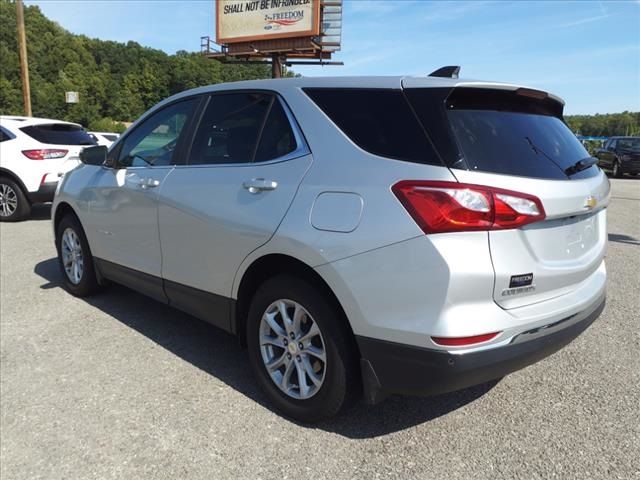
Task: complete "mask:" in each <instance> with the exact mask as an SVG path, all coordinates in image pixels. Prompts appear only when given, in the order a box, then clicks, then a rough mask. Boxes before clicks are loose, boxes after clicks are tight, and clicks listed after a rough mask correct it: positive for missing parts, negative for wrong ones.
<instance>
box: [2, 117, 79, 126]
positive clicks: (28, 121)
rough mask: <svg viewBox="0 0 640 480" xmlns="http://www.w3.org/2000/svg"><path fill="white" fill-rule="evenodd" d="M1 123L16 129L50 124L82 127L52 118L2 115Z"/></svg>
mask: <svg viewBox="0 0 640 480" xmlns="http://www.w3.org/2000/svg"><path fill="white" fill-rule="evenodd" d="M0 122H1V123H2V125H5V126H7V125H11V126H14V127H26V126H29V125H43V124H49V123H62V124H65V125H76V126H78V127H81V126H82V125H79V124H77V123H73V122H65V121H64V120H54V119H52V118H38V117H22V116H17V115H0Z"/></svg>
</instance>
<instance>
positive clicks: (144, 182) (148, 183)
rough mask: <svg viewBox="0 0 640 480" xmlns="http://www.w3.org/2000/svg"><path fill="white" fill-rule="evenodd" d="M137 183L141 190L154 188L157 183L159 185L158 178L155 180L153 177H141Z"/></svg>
mask: <svg viewBox="0 0 640 480" xmlns="http://www.w3.org/2000/svg"><path fill="white" fill-rule="evenodd" d="M138 185H139V186H140V188H142V189H143V190H147V189H148V188H156V187H157V186H158V185H160V180H156V179H155V178H142V179H141V180H140V182H139V183H138Z"/></svg>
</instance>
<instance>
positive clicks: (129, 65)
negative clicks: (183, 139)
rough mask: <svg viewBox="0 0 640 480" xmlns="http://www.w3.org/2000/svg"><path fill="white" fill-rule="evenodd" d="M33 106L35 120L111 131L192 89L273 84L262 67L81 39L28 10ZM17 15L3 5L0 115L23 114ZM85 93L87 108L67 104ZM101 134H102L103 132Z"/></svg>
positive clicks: (32, 8)
mask: <svg viewBox="0 0 640 480" xmlns="http://www.w3.org/2000/svg"><path fill="white" fill-rule="evenodd" d="M25 27H26V32H27V44H28V56H29V77H30V80H31V102H32V110H33V115H34V116H41V117H50V118H59V119H64V120H70V121H74V122H79V123H82V124H83V125H85V126H89V127H90V128H93V129H96V130H97V129H101V130H102V129H104V128H105V126H109V123H110V122H109V121H108V120H107V121H105V120H104V119H116V120H119V121H132V120H134V119H135V118H137V117H138V116H139V115H140V114H142V113H143V112H144V111H145V110H146V109H148V108H149V107H151V106H153V105H154V104H155V103H157V102H158V101H159V100H161V99H163V98H165V97H167V96H169V95H171V94H173V93H177V92H180V91H183V90H186V89H189V88H193V87H198V86H202V85H207V84H213V83H219V82H228V81H233V80H242V79H255V78H267V77H269V76H270V68H269V67H268V66H262V65H223V64H221V63H219V62H216V61H213V60H209V59H206V58H203V57H202V56H200V55H199V54H198V53H187V52H178V53H177V54H176V55H167V54H166V53H164V52H162V51H160V50H154V49H152V48H146V47H142V46H141V45H139V44H137V43H135V42H128V43H127V44H123V43H118V42H112V41H103V40H97V39H91V38H88V37H86V36H84V35H74V34H72V33H70V32H68V31H66V30H65V29H63V28H62V27H60V25H58V24H57V23H55V22H52V21H51V20H49V19H47V18H46V17H45V16H44V15H43V14H42V12H41V11H40V9H39V8H38V7H37V6H25ZM21 88H22V87H21V82H20V64H19V57H18V48H17V40H16V8H15V4H14V3H12V2H9V1H8V0H0V114H5V115H10V114H22V113H23V105H22V91H21ZM65 91H78V92H79V93H80V103H78V104H75V105H72V104H66V103H65V101H64V92H65ZM98 127H99V128H98Z"/></svg>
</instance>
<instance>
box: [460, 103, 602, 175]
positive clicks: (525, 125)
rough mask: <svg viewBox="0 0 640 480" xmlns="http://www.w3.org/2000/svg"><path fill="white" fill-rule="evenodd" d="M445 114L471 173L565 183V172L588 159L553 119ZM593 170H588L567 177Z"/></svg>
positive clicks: (483, 112) (470, 112) (527, 115)
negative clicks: (482, 172) (495, 174)
mask: <svg viewBox="0 0 640 480" xmlns="http://www.w3.org/2000/svg"><path fill="white" fill-rule="evenodd" d="M447 116H448V118H449V122H450V125H451V128H452V130H453V133H454V135H455V138H456V140H457V142H458V145H459V148H460V150H461V153H462V155H463V156H464V159H465V160H466V163H467V166H468V168H469V169H470V170H479V171H485V172H491V173H500V174H506V175H518V176H524V177H535V178H548V179H565V180H566V178H567V174H566V173H565V171H566V170H567V169H570V167H572V166H574V165H575V164H576V162H578V161H580V160H583V159H585V158H588V157H589V153H588V152H587V151H586V150H585V148H584V147H583V146H582V144H581V143H580V141H579V140H578V139H577V138H576V137H575V135H574V134H573V133H572V132H571V130H569V128H568V127H567V126H566V125H565V124H564V123H563V122H562V120H560V119H559V118H557V117H554V116H549V115H536V114H532V113H519V112H506V111H492V110H449V111H448V112H447ZM595 172H597V169H596V168H595V167H590V168H587V169H585V170H583V171H581V172H577V173H575V174H573V175H571V176H572V178H585V177H590V176H592V175H594V174H595Z"/></svg>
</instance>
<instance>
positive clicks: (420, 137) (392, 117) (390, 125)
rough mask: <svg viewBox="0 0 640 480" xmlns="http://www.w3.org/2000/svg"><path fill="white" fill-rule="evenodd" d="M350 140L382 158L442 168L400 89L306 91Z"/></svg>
mask: <svg viewBox="0 0 640 480" xmlns="http://www.w3.org/2000/svg"><path fill="white" fill-rule="evenodd" d="M304 91H305V93H306V94H307V95H308V96H309V97H310V98H311V99H312V100H313V101H314V102H315V103H316V104H317V105H318V106H319V107H320V108H321V109H322V111H323V112H324V113H325V114H327V116H328V117H329V118H330V119H331V120H332V121H333V123H335V124H336V126H337V127H338V128H339V129H340V130H342V132H344V134H345V135H347V136H348V137H349V138H350V139H351V141H353V142H354V143H355V144H357V145H358V146H359V147H360V148H362V149H363V150H366V151H367V152H369V153H373V154H375V155H380V156H382V157H388V158H394V159H398V160H405V161H409V162H417V163H429V164H433V165H441V162H440V160H439V158H438V157H437V155H436V153H435V152H434V150H433V148H432V146H431V144H430V142H429V140H428V138H427V136H426V134H425V132H424V130H423V129H422V127H421V125H420V122H419V121H418V119H417V118H416V116H415V115H414V113H413V111H412V110H411V107H410V106H409V103H408V102H407V100H406V99H405V97H404V95H403V93H402V92H401V91H400V90H373V89H329V88H307V89H304Z"/></svg>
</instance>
